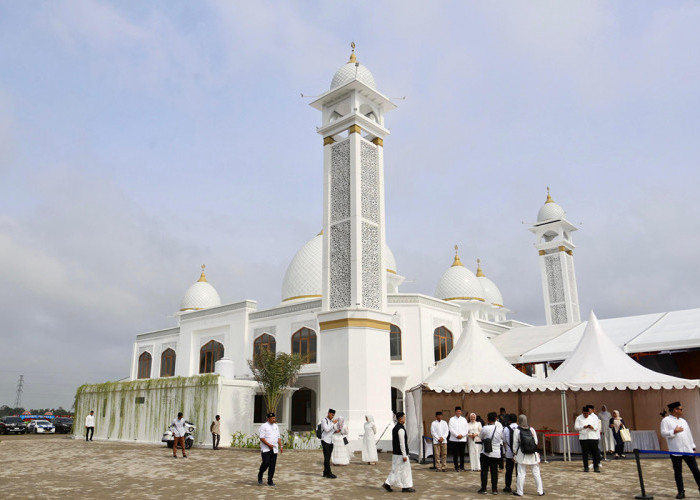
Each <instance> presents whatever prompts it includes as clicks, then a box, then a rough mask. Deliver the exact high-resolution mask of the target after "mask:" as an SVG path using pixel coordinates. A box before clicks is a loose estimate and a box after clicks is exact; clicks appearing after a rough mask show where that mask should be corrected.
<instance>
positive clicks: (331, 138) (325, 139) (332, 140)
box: [323, 135, 335, 146]
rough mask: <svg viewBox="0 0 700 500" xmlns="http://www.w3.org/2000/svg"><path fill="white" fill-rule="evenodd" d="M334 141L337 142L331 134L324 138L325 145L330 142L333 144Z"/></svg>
mask: <svg viewBox="0 0 700 500" xmlns="http://www.w3.org/2000/svg"><path fill="white" fill-rule="evenodd" d="M334 142H335V140H334V139H333V137H331V136H330V135H329V136H328V137H324V138H323V145H324V146H328V145H329V144H333V143H334Z"/></svg>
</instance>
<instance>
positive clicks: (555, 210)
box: [537, 188, 566, 222]
mask: <svg viewBox="0 0 700 500" xmlns="http://www.w3.org/2000/svg"><path fill="white" fill-rule="evenodd" d="M565 215H566V212H564V209H563V208H561V207H560V206H559V205H557V204H556V203H554V200H553V199H552V197H551V196H550V195H549V188H547V201H545V202H544V205H543V206H542V208H540V211H539V212H538V213H537V222H544V221H547V220H552V219H562V218H564V216H565Z"/></svg>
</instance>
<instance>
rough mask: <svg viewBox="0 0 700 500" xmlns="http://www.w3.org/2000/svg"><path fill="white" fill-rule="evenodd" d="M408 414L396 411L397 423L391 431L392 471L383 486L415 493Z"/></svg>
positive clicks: (389, 489) (388, 488)
mask: <svg viewBox="0 0 700 500" xmlns="http://www.w3.org/2000/svg"><path fill="white" fill-rule="evenodd" d="M405 424H406V415H405V414H404V412H402V411H400V412H397V413H396V425H395V426H394V429H393V430H392V431H391V446H392V455H391V472H389V475H388V476H387V478H386V481H384V484H383V485H382V488H384V489H385V490H387V491H394V490H393V489H391V487H392V486H394V487H398V488H401V491H402V492H404V493H414V492H415V491H416V490H414V489H413V475H412V474H411V462H410V461H409V459H408V434H407V433H406V428H405V427H404V425H405Z"/></svg>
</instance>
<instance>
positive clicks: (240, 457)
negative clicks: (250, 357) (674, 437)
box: [0, 435, 700, 500]
mask: <svg viewBox="0 0 700 500" xmlns="http://www.w3.org/2000/svg"><path fill="white" fill-rule="evenodd" d="M0 460H1V463H2V465H1V466H0V496H1V497H2V498H100V499H101V498H129V499H133V498H241V499H248V498H260V499H263V498H273V497H275V498H292V497H295V498H304V499H305V498H319V499H321V498H323V499H328V498H332V499H339V498H359V499H364V498H367V499H370V498H382V499H386V498H391V497H397V496H398V497H404V496H407V497H412V498H431V499H436V498H453V499H454V498H460V499H464V498H484V495H478V494H477V493H476V491H477V490H478V489H479V473H478V472H462V473H455V472H447V473H436V472H435V471H433V470H431V469H430V464H427V465H419V464H414V465H413V466H412V468H413V481H414V485H415V488H416V490H418V491H417V493H413V494H402V493H400V492H395V493H389V492H385V491H384V490H382V489H381V484H382V483H383V482H384V479H385V478H386V476H387V474H388V473H389V469H390V468H391V465H390V464H391V456H390V455H388V454H384V453H382V454H380V461H379V463H378V464H377V465H375V466H369V465H364V464H362V463H361V462H360V457H359V453H356V454H355V456H354V458H353V461H352V463H351V464H350V465H349V466H345V467H334V468H333V472H334V473H335V474H337V476H338V478H337V479H323V478H322V477H321V471H322V468H323V463H322V462H323V459H322V455H321V452H320V451H293V450H288V451H285V452H284V453H283V454H282V455H281V456H280V457H279V460H278V461H277V472H276V474H275V482H276V483H277V486H276V487H274V488H271V487H268V486H258V484H257V479H256V476H257V471H258V467H259V464H260V454H259V453H258V452H256V451H254V450H233V449H227V448H224V449H220V450H217V451H214V450H212V449H210V448H193V449H192V450H190V451H189V456H188V458H187V459H182V458H178V459H177V460H175V459H173V457H172V450H170V449H168V448H166V447H165V446H164V445H163V446H160V445H144V444H132V443H115V442H107V441H101V442H100V441H94V442H90V443H88V442H85V441H84V440H76V439H71V438H70V437H66V436H62V435H48V436H44V435H37V436H35V435H29V436H0ZM448 466H449V464H448ZM602 471H603V472H602V473H601V474H595V473H593V472H590V473H588V474H586V473H583V472H582V466H581V462H580V459H579V460H578V461H574V462H572V463H565V462H561V461H559V462H551V463H549V464H542V479H543V481H544V489H545V492H546V497H547V498H566V499H582V500H583V499H585V500H590V499H595V498H606V499H610V498H629V499H632V498H634V496H635V495H637V494H639V493H640V489H639V481H638V478H637V469H636V465H635V461H634V460H633V459H629V458H628V459H626V460H618V461H609V462H605V463H604V464H603V466H602ZM643 472H644V481H645V484H646V488H647V494H651V495H654V498H657V499H665V498H674V497H675V495H676V489H675V483H674V481H673V472H672V469H671V463H670V460H668V459H647V460H644V461H643ZM683 475H684V479H685V481H686V495H687V498H700V493H698V489H697V487H696V486H695V484H694V482H693V479H692V476H691V474H690V471H689V470H688V469H687V468H686V469H684V473H683ZM502 487H503V478H502V476H501V477H499V488H502ZM489 489H490V488H489ZM500 495H501V496H504V497H511V495H510V494H504V493H501V494H500ZM535 495H536V492H535V486H534V481H533V480H532V477H531V476H529V477H528V478H527V479H526V481H525V496H526V497H533V496H535ZM487 497H491V495H488V496H487Z"/></svg>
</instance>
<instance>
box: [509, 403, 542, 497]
mask: <svg viewBox="0 0 700 500" xmlns="http://www.w3.org/2000/svg"><path fill="white" fill-rule="evenodd" d="M526 433H527V434H526ZM521 434H522V436H521ZM533 448H534V450H533ZM513 456H514V457H515V463H516V464H517V465H518V476H517V477H516V479H515V491H514V492H513V495H515V496H517V497H521V496H523V485H524V484H525V474H526V473H527V467H526V466H527V465H531V466H532V477H534V478H535V486H536V487H537V494H538V495H539V496H542V495H544V488H543V487H542V478H541V477H540V454H539V453H537V432H536V431H535V429H533V428H532V427H530V426H529V425H528V424H527V416H525V415H520V416H519V417H518V427H517V428H515V429H514V430H513Z"/></svg>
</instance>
